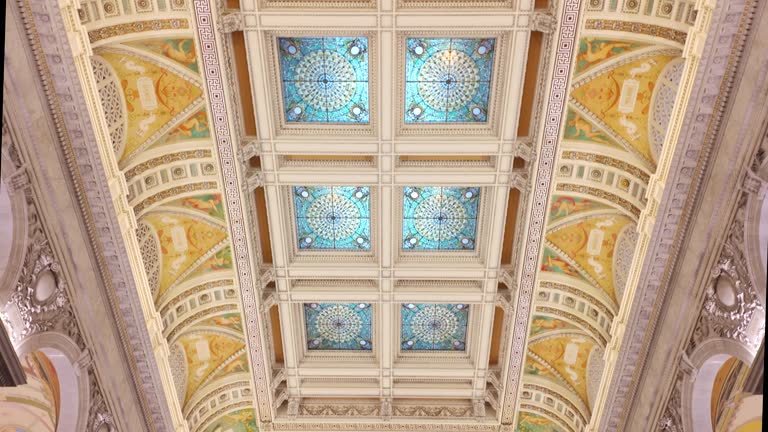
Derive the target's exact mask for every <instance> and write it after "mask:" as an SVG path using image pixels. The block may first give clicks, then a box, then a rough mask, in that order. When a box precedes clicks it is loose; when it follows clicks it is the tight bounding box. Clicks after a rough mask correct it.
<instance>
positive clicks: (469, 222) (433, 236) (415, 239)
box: [403, 186, 480, 250]
mask: <svg viewBox="0 0 768 432" xmlns="http://www.w3.org/2000/svg"><path fill="white" fill-rule="evenodd" d="M479 203H480V188H478V187H440V186H424V187H417V186H410V187H405V188H403V249H404V250H474V249H475V235H476V232H477V211H478V205H479Z"/></svg>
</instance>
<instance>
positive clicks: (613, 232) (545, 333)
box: [517, 32, 682, 431]
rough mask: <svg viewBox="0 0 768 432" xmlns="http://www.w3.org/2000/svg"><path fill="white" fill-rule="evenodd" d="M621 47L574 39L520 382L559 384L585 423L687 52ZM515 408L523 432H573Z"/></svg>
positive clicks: (611, 41) (555, 418) (554, 415)
mask: <svg viewBox="0 0 768 432" xmlns="http://www.w3.org/2000/svg"><path fill="white" fill-rule="evenodd" d="M625 37H626V38H622V37H619V36H618V35H617V36H614V37H611V38H606V37H605V36H601V35H590V34H589V33H588V32H586V34H585V35H583V36H582V37H581V39H580V41H579V45H578V51H577V57H576V65H575V69H574V75H573V78H572V81H571V92H570V96H569V100H568V102H569V103H568V107H567V113H566V114H567V117H566V122H565V126H564V128H563V140H562V141H561V145H560V149H561V154H560V158H559V165H558V166H557V168H556V169H557V172H556V175H557V178H556V182H555V187H554V191H553V196H552V201H551V207H550V210H549V215H548V219H547V220H548V222H547V223H548V225H547V230H546V234H545V242H544V251H543V256H542V260H541V269H540V273H539V281H540V287H539V290H538V291H537V293H536V296H535V300H534V309H535V312H534V316H533V318H532V323H531V328H530V333H529V339H528V357H527V359H526V363H525V368H524V377H523V387H524V389H525V388H531V386H532V385H535V384H541V383H542V382H550V383H552V386H551V388H552V389H555V390H556V391H557V392H559V393H560V395H559V397H560V400H561V401H568V402H569V403H571V404H572V405H573V406H575V407H577V408H578V410H579V411H580V413H579V414H580V416H581V417H582V418H583V419H584V422H588V421H589V418H590V415H591V411H592V403H593V401H594V398H595V395H596V392H597V388H598V386H599V383H600V379H601V376H602V370H603V367H604V365H603V360H602V357H603V352H604V349H605V346H606V343H607V341H608V339H609V337H610V336H609V334H610V333H609V331H610V325H611V320H612V319H613V317H614V316H615V315H616V314H617V313H618V310H619V305H620V304H621V301H622V296H623V292H624V288H625V287H624V286H625V284H626V279H627V272H628V270H629V266H630V263H631V262H632V259H633V255H634V247H635V243H636V240H637V234H636V232H635V229H636V224H637V219H638V216H639V212H640V211H642V209H643V208H644V206H645V198H644V194H645V189H646V188H647V184H648V180H649V178H650V175H651V174H653V172H654V170H655V167H656V158H657V157H658V154H659V151H660V148H661V143H662V142H663V139H664V137H663V135H664V133H665V132H666V128H667V126H668V117H669V113H671V111H672V105H673V103H674V99H675V95H676V89H677V84H678V81H679V79H680V75H681V72H682V59H681V50H680V47H678V46H675V45H670V46H666V45H664V46H662V45H658V44H654V43H650V42H646V41H638V36H637V35H631V34H625ZM664 118H667V119H666V120H664ZM659 135H661V137H660V138H659ZM524 394H525V392H524ZM526 406H534V407H535V408H537V409H538V410H539V412H538V413H536V414H534V413H530V412H526V411H525V408H526ZM520 407H521V408H520V409H521V411H520V415H519V419H518V425H517V428H518V431H538V430H542V431H543V430H547V431H552V430H562V429H563V425H567V426H568V427H567V429H570V430H576V426H575V425H574V424H573V422H572V420H571V419H568V418H567V417H566V416H564V415H563V414H561V413H559V412H557V411H556V410H555V409H554V408H553V407H550V406H547V405H546V404H536V403H535V401H531V400H526V399H525V395H524V396H523V398H522V400H521V402H520ZM542 413H546V415H542Z"/></svg>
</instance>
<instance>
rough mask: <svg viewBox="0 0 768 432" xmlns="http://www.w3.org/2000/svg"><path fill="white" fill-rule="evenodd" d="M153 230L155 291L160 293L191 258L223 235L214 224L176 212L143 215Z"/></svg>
mask: <svg viewBox="0 0 768 432" xmlns="http://www.w3.org/2000/svg"><path fill="white" fill-rule="evenodd" d="M144 220H145V221H146V222H147V223H149V224H150V225H151V226H152V227H153V228H154V229H155V231H156V232H157V237H158V239H159V241H160V253H161V257H162V259H161V266H160V283H159V287H158V293H157V295H158V296H160V295H161V294H162V293H163V292H165V290H167V289H168V287H170V286H171V284H173V283H174V282H175V281H176V280H177V279H178V278H179V276H181V275H182V274H183V273H184V272H185V271H187V270H189V268H190V266H192V265H193V264H194V263H195V261H197V260H198V259H199V258H201V257H202V256H203V255H205V254H206V253H207V252H208V251H210V250H211V249H212V248H213V247H214V246H216V245H217V244H219V243H220V242H221V241H222V240H224V239H226V238H227V233H226V232H225V231H224V230H223V229H222V228H221V227H218V226H215V225H212V224H208V223H205V222H203V221H201V220H199V219H195V218H192V217H186V216H182V215H177V214H167V213H149V214H147V215H146V216H144Z"/></svg>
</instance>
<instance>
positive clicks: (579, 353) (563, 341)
mask: <svg viewBox="0 0 768 432" xmlns="http://www.w3.org/2000/svg"><path fill="white" fill-rule="evenodd" d="M594 345H595V344H594V342H592V340H591V339H589V338H587V337H586V336H584V337H573V336H563V337H556V338H552V339H546V340H543V341H540V342H536V343H533V344H531V345H530V346H529V347H528V350H529V351H531V352H532V353H534V354H536V355H537V356H539V357H541V358H542V359H543V360H544V361H546V362H547V363H548V364H549V365H550V366H552V367H553V368H555V370H556V371H557V372H558V373H560V375H562V376H563V378H565V380H566V381H568V384H570V385H571V386H573V388H575V389H576V392H577V394H578V396H579V397H580V398H581V399H582V400H583V401H584V402H585V403H587V380H586V376H587V359H588V358H589V352H590V351H591V350H592V347H593V346H594Z"/></svg>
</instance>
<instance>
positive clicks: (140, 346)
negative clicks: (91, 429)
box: [18, 0, 172, 432]
mask: <svg viewBox="0 0 768 432" xmlns="http://www.w3.org/2000/svg"><path fill="white" fill-rule="evenodd" d="M18 6H19V9H21V13H22V16H23V19H24V22H25V24H26V28H27V37H28V39H29V42H30V44H31V46H32V51H33V53H34V55H35V62H36V66H37V68H38V72H39V74H40V78H41V80H42V83H43V86H44V87H45V88H46V89H48V92H47V98H48V103H49V106H50V107H51V110H52V116H53V121H54V123H55V124H56V126H57V127H58V131H57V132H58V138H59V139H60V141H61V146H62V149H63V153H64V158H65V160H66V163H67V168H68V169H69V171H70V173H71V175H72V177H73V180H74V188H75V190H76V191H77V193H78V195H79V196H80V202H79V206H80V211H81V212H82V214H85V215H90V216H86V218H85V219H86V220H85V225H86V226H87V227H88V228H89V234H90V236H91V238H90V241H91V243H92V245H93V249H94V251H95V254H96V255H97V259H98V260H99V261H100V265H102V266H104V267H103V270H104V271H105V275H104V277H105V278H106V280H105V285H106V286H107V287H108V288H107V291H108V292H110V295H109V297H110V306H111V308H112V310H113V311H114V315H115V316H116V317H119V324H118V327H119V328H120V331H121V332H122V337H123V344H124V349H126V351H129V352H132V355H130V356H129V357H132V358H133V359H134V361H135V364H134V368H133V369H132V376H133V379H134V382H135V384H136V386H137V387H138V388H140V389H142V390H143V394H144V396H145V398H146V404H145V405H144V407H143V408H144V409H146V415H147V417H148V419H151V420H150V421H151V422H152V423H154V425H155V427H156V430H157V431H158V432H161V431H166V430H172V428H171V427H169V425H170V424H171V420H170V414H169V411H168V405H167V404H166V403H164V402H161V401H164V391H163V385H162V383H161V377H160V372H159V369H158V367H157V364H156V363H155V359H154V358H153V355H152V354H150V353H151V352H152V349H151V347H150V342H149V337H148V334H147V331H146V329H145V327H144V319H143V316H142V311H141V307H140V303H139V300H138V294H137V289H136V286H135V282H134V278H133V275H132V272H131V265H130V262H129V258H128V254H127V253H126V250H125V246H124V243H123V235H122V228H121V226H120V223H118V220H117V219H118V216H117V215H116V214H115V211H114V210H113V205H114V204H113V202H112V196H111V192H110V190H109V182H108V181H107V176H105V168H104V166H103V165H102V162H101V160H100V158H99V154H100V152H99V151H98V150H97V149H96V137H95V135H94V132H93V131H94V125H92V123H91V120H90V119H89V117H88V114H87V113H88V112H89V109H88V104H89V102H88V101H87V100H86V97H85V95H84V93H83V91H82V87H81V85H80V80H79V75H78V71H77V68H78V66H77V64H76V62H77V60H76V59H75V58H74V55H73V54H74V53H73V51H72V48H71V45H70V40H69V39H68V38H62V35H69V34H70V33H71V32H70V31H69V30H68V29H67V28H66V27H65V23H64V15H63V14H62V11H61V10H60V9H59V6H58V4H55V3H50V2H46V1H40V0H31V1H19V2H18ZM70 16H71V15H67V17H70ZM70 24H71V22H70ZM87 54H88V53H87V52H78V55H79V60H83V56H84V55H87Z"/></svg>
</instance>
